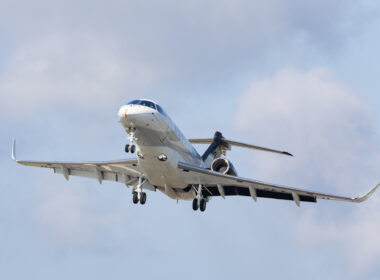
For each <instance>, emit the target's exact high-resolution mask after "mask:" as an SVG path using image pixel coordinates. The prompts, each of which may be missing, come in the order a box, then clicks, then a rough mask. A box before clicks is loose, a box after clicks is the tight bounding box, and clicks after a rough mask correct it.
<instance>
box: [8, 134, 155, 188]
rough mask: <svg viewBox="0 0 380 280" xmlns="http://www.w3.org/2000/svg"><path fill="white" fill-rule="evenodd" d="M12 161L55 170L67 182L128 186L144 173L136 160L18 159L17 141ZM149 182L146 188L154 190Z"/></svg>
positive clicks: (14, 144) (13, 149) (145, 185)
mask: <svg viewBox="0 0 380 280" xmlns="http://www.w3.org/2000/svg"><path fill="white" fill-rule="evenodd" d="M12 159H13V160H14V161H15V162H17V163H18V164H22V165H27V166H35V167H43V168H49V169H53V171H54V173H58V174H62V175H63V176H64V177H65V179H66V180H68V179H69V177H70V176H79V177H86V178H94V179H97V180H98V181H99V183H102V181H103V180H108V181H114V182H119V183H123V184H126V185H133V184H135V183H137V181H138V178H139V177H141V176H142V172H141V170H140V168H139V166H138V161H137V160H136V159H131V160H117V161H93V162H91V161H90V162H55V161H54V162H53V161H26V160H18V159H16V141H14V143H13V148H12ZM149 185H150V184H149V183H148V182H147V183H145V184H144V188H147V189H151V190H154V187H153V186H151V185H150V186H149Z"/></svg>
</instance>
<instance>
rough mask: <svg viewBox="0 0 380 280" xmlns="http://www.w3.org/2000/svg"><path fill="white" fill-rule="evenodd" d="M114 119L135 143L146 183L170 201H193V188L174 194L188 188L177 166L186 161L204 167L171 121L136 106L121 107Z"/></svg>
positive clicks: (150, 110)
mask: <svg viewBox="0 0 380 280" xmlns="http://www.w3.org/2000/svg"><path fill="white" fill-rule="evenodd" d="M118 116H119V119H120V122H121V123H122V125H123V126H124V128H125V130H126V132H127V133H128V134H130V135H131V137H132V139H131V140H133V141H134V142H135V143H136V146H137V158H138V162H139V166H140V168H141V170H142V172H143V174H144V177H145V178H146V179H148V181H149V183H150V184H152V185H153V186H156V187H161V188H158V189H159V190H161V191H163V192H164V193H165V194H167V195H168V196H170V197H171V198H173V199H186V200H190V199H193V198H194V197H195V193H194V191H193V189H191V190H190V191H188V192H181V191H175V190H178V189H185V188H186V187H188V185H187V184H186V183H185V180H184V179H183V175H182V174H183V172H181V171H180V170H179V169H178V167H177V165H178V162H186V163H190V164H193V165H196V166H199V167H204V162H203V160H202V158H201V156H200V155H199V154H198V152H197V151H196V150H195V149H194V147H193V146H192V145H191V144H190V142H189V141H188V140H187V139H186V138H185V137H184V136H183V134H182V133H181V131H180V130H179V129H178V128H177V127H176V126H175V124H174V123H173V122H172V121H171V119H170V118H169V117H168V116H167V115H166V114H165V113H163V112H158V111H157V110H155V109H153V108H149V107H146V106H142V105H136V104H129V105H125V106H122V107H121V108H120V110H119V113H118ZM174 189H175V190H174Z"/></svg>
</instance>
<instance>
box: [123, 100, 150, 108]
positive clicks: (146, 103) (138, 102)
mask: <svg viewBox="0 0 380 280" xmlns="http://www.w3.org/2000/svg"><path fill="white" fill-rule="evenodd" d="M129 104H136V105H142V106H146V107H149V108H152V109H154V110H157V108H156V104H154V103H153V102H150V101H148V100H133V101H131V102H129V103H128V104H127V105H129Z"/></svg>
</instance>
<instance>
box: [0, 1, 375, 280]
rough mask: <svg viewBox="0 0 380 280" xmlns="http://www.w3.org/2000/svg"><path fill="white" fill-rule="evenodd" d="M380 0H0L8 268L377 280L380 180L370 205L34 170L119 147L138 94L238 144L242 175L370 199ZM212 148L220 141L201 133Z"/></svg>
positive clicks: (47, 272) (5, 273)
mask: <svg viewBox="0 0 380 280" xmlns="http://www.w3.org/2000/svg"><path fill="white" fill-rule="evenodd" d="M379 13H380V7H379V4H378V2H377V1H373V0H364V1H360V2H358V1H352V0H345V1H343V0H336V1H327V0H320V1H298V0H294V1H282V0H269V1H256V0H253V1H252V0H251V1H246V0H236V1H222V0H220V1H209V0H206V1H197V0H195V1H194V0H193V1H187V0H183V1H171V0H166V1H134V0H130V1H128V0H127V1H120V0H111V1H99V0H95V1H88V0H81V1H71V0H66V1H46V0H36V1H18V0H12V1H9V0H0V95H1V101H0V128H1V131H2V132H1V134H0V144H1V145H0V154H1V157H0V160H1V167H2V168H1V170H2V171H1V175H2V176H1V177H2V184H0V248H1V250H0V278H1V279H25V278H26V277H28V278H29V279H51V278H52V277H54V279H68V278H71V279H83V278H92V279H104V278H105V277H107V278H111V279H125V278H126V277H133V278H139V279H152V278H153V277H154V278H155V279H178V278H179V277H181V278H182V279H193V278H194V277H201V278H208V279H231V278H232V277H234V278H239V279H251V278H252V277H257V278H264V279H277V278H292V279H304V278H305V277H307V278H308V279H321V278H323V279H378V278H379V275H380V239H379V235H380V222H379V221H380V192H379V193H375V194H374V195H373V197H371V198H370V199H369V200H368V201H366V202H365V203H362V204H355V205H354V204H350V203H342V202H332V201H318V203H317V204H307V203H302V204H301V207H300V208H298V207H297V206H296V205H295V203H293V202H289V201H276V200H270V199H258V202H256V203H255V202H254V201H253V200H252V199H250V198H247V197H227V198H226V199H225V200H223V199H222V198H214V199H212V200H211V201H210V203H209V204H208V206H207V210H206V212H204V213H200V212H194V211H193V210H192V209H191V203H190V202H185V201H179V203H177V202H176V201H174V200H171V199H169V198H168V197H166V196H164V195H162V194H161V193H148V200H147V204H146V205H144V206H141V205H134V204H132V196H131V190H130V189H127V188H126V187H125V186H124V185H121V184H116V183H112V182H103V184H102V185H99V183H98V182H97V181H96V180H90V179H85V178H70V181H69V182H67V181H66V180H65V179H64V178H63V176H58V175H55V174H53V172H52V171H49V170H45V169H38V168H31V167H24V166H19V165H17V164H15V163H14V162H12V161H11V158H10V155H11V145H12V141H13V139H14V138H17V143H18V147H17V152H18V153H17V156H18V157H19V158H20V159H30V160H32V159H33V160H62V161H70V160H75V161H85V160H112V159H124V158H130V157H131V155H128V154H125V152H124V148H123V147H124V145H125V144H126V143H128V140H127V135H126V133H125V132H124V130H123V128H122V126H121V125H120V123H119V122H118V120H117V111H118V109H119V108H120V106H121V105H123V104H125V103H126V102H128V101H130V100H132V99H138V98H149V99H153V100H155V101H157V102H158V103H159V104H160V105H161V106H162V107H163V108H165V110H166V111H167V113H168V114H169V115H170V116H171V118H172V119H173V120H174V122H175V123H176V124H177V126H178V127H179V128H180V129H181V130H182V132H183V133H184V134H185V136H187V137H189V138H196V137H211V136H212V135H213V134H214V132H215V131H217V130H218V131H221V132H223V134H224V136H225V137H227V138H229V139H233V140H236V141H245V142H248V143H252V144H256V145H262V146H268V147H273V148H278V149H282V150H286V151H289V152H291V153H293V154H294V155H295V157H294V158H288V157H281V156H278V155H272V154H266V153H262V152H258V151H247V150H242V149H239V148H236V149H233V150H232V151H231V152H230V153H229V154H228V155H227V156H228V158H229V159H230V160H231V161H232V162H233V164H234V166H235V167H236V169H237V171H238V173H239V175H241V176H243V177H248V178H253V179H258V180H261V181H266V182H273V183H278V184H282V185H288V186H294V187H303V188H306V189H310V190H315V191H321V192H327V193H331V194H340V195H347V196H358V195H362V194H364V193H366V192H367V191H368V190H369V189H370V188H371V187H373V186H374V185H375V184H377V183H378V182H379V181H380V169H379V168H378V167H379V166H380V134H379V131H380V111H379V110H377V108H378V107H379V105H380V95H379V92H380V83H379V79H378V64H379V61H380V55H379V52H378V50H379V49H380V38H379V36H378V34H379V30H380V14H379ZM196 148H197V149H198V150H199V152H200V153H201V152H202V151H203V150H204V149H205V147H202V146H197V147H196Z"/></svg>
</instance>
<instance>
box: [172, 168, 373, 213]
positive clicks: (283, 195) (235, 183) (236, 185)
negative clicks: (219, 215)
mask: <svg viewBox="0 0 380 280" xmlns="http://www.w3.org/2000/svg"><path fill="white" fill-rule="evenodd" d="M178 167H179V169H181V170H182V171H183V172H184V175H185V178H186V180H187V181H186V182H187V183H188V184H200V185H203V186H205V187H204V189H203V191H202V194H203V195H204V196H222V197H223V198H224V197H225V196H229V195H242V196H251V197H252V198H253V199H254V200H255V201H256V200H257V197H267V198H275V199H284V200H294V202H295V203H296V204H297V206H300V202H301V201H306V202H317V199H329V200H339V201H348V202H363V201H365V200H366V199H368V198H369V197H370V196H371V195H372V194H373V193H374V192H375V191H376V189H377V188H378V187H379V186H380V183H379V184H377V185H376V186H375V187H374V188H373V189H372V190H370V191H369V192H368V193H367V194H366V195H364V196H362V197H357V198H350V197H344V196H337V195H330V194H324V193H319V192H313V191H308V190H302V189H296V188H290V187H284V186H279V185H274V184H270V183H264V182H260V181H256V180H250V179H245V178H241V177H237V176H231V175H227V174H223V173H220V172H215V171H211V170H209V169H205V168H201V167H197V166H195V165H192V164H188V163H184V162H179V163H178Z"/></svg>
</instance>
